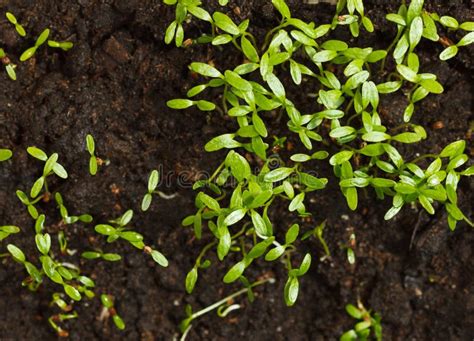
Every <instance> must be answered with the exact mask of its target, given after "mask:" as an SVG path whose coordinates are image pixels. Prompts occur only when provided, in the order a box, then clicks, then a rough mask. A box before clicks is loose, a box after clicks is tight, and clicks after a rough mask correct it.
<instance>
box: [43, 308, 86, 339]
mask: <svg viewBox="0 0 474 341" xmlns="http://www.w3.org/2000/svg"><path fill="white" fill-rule="evenodd" d="M78 316H79V315H78V314H77V313H76V312H75V311H74V312H73V313H70V314H56V315H53V316H51V317H49V318H48V323H49V325H50V326H51V328H53V330H54V331H55V332H56V333H57V334H58V336H59V337H69V332H68V331H67V330H65V329H63V328H62V327H61V326H59V325H58V324H57V323H58V322H64V321H66V320H71V319H75V318H77V317H78Z"/></svg>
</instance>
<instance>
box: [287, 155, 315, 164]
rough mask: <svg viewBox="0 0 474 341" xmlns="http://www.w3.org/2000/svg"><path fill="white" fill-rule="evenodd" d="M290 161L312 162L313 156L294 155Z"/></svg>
mask: <svg viewBox="0 0 474 341" xmlns="http://www.w3.org/2000/svg"><path fill="white" fill-rule="evenodd" d="M290 159H291V160H292V161H294V162H306V161H309V160H311V156H309V155H307V154H294V155H291V157H290Z"/></svg>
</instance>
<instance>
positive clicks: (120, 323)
mask: <svg viewBox="0 0 474 341" xmlns="http://www.w3.org/2000/svg"><path fill="white" fill-rule="evenodd" d="M112 320H113V321H114V324H115V326H116V327H117V328H118V329H119V330H124V329H125V322H123V320H122V318H121V317H120V316H119V315H113V316H112Z"/></svg>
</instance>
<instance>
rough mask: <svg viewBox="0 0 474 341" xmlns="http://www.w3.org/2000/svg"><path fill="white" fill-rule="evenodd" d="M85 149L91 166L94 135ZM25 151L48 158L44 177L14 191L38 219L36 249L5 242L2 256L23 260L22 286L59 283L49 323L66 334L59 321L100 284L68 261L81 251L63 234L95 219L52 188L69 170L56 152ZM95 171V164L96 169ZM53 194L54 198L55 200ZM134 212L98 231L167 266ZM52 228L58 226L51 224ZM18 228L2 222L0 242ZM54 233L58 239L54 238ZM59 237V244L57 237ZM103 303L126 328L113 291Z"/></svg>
mask: <svg viewBox="0 0 474 341" xmlns="http://www.w3.org/2000/svg"><path fill="white" fill-rule="evenodd" d="M86 146H87V148H86V149H87V150H88V152H89V153H90V155H91V158H90V160H89V171H90V173H91V174H92V173H94V174H95V172H92V171H91V165H93V161H92V160H93V158H94V159H95V154H94V153H95V143H94V140H93V138H92V136H91V135H88V136H87V139H86ZM27 152H28V154H29V155H30V156H32V157H34V158H35V159H38V160H40V161H42V162H44V164H43V166H42V171H41V175H40V177H39V178H38V179H37V180H36V181H34V183H33V185H32V187H31V189H30V190H29V191H27V192H29V195H28V194H26V193H25V192H24V191H22V190H17V192H16V195H17V197H18V199H19V200H20V201H21V203H22V204H23V205H24V206H25V207H26V208H27V210H28V213H29V215H30V216H31V218H32V219H33V222H34V224H33V225H34V241H35V245H36V250H30V249H26V250H22V249H21V248H20V247H19V246H17V245H15V244H13V243H9V244H7V245H6V249H7V250H8V253H7V254H5V255H3V256H11V258H12V259H13V260H15V261H16V262H18V263H19V264H21V266H22V267H23V268H24V269H25V271H26V274H27V276H26V278H25V279H24V280H23V282H22V286H25V287H27V288H28V289H29V290H31V291H37V290H38V289H39V287H40V286H42V285H44V283H45V282H50V283H52V284H53V285H54V286H55V287H56V288H57V287H59V288H61V291H60V292H54V293H53V294H52V301H51V305H52V306H57V307H58V308H59V309H60V312H59V313H57V314H55V315H52V316H51V317H50V318H49V319H48V322H49V324H50V326H51V327H52V328H53V329H54V330H55V331H56V332H57V333H58V335H59V336H64V337H65V336H67V335H68V332H67V331H66V330H65V329H63V327H62V326H61V322H63V321H65V320H68V319H73V318H76V317H77V316H78V315H77V313H76V312H75V311H73V302H76V301H82V300H85V299H86V300H87V299H92V298H94V297H95V296H96V294H97V292H96V288H95V286H96V284H95V282H94V281H93V280H92V278H90V277H88V276H86V275H84V274H83V273H82V271H81V269H80V266H79V265H78V264H74V263H72V262H70V261H69V260H68V258H65V257H70V256H73V255H74V254H75V253H76V251H77V250H69V249H68V237H67V235H66V233H65V231H67V226H68V225H75V226H80V228H84V229H87V228H88V226H90V224H91V223H92V222H93V221H94V218H93V217H92V216H91V215H89V214H78V215H71V214H70V213H69V212H70V210H68V208H67V207H66V203H65V201H64V198H63V196H62V195H61V194H60V193H59V192H57V191H55V192H52V191H51V183H53V184H56V181H54V182H53V181H50V180H52V177H54V176H57V177H58V178H60V179H63V180H67V178H68V173H67V171H66V169H65V168H64V167H63V166H62V165H61V164H60V163H59V162H58V159H59V155H58V154H57V153H52V154H51V155H49V156H48V154H46V153H45V152H44V151H43V150H41V149H40V148H37V147H29V148H28V149H27ZM0 155H1V156H2V161H4V160H7V159H9V158H10V157H11V156H12V153H11V152H10V151H9V150H4V149H2V152H1V154H0ZM94 170H96V168H95V169H94ZM53 197H54V201H53V200H51V199H52V198H53ZM40 203H44V204H48V203H55V204H56V206H57V208H58V213H59V217H58V216H46V215H45V214H44V213H42V212H41V207H40V205H39V204H40ZM132 217H133V211H132V210H127V211H126V212H125V213H124V214H123V215H122V216H121V217H119V218H117V219H114V220H111V221H110V222H109V224H98V225H96V226H95V231H96V232H97V233H98V234H99V235H104V236H106V237H107V242H108V243H112V242H114V241H116V240H118V239H122V240H125V241H127V242H128V243H130V244H131V245H132V246H134V247H136V248H138V249H140V250H142V251H143V252H144V253H145V254H146V255H149V256H150V257H151V258H152V259H153V260H154V261H155V262H156V263H158V264H159V265H161V266H163V267H166V266H168V260H167V259H166V257H165V256H164V255H163V254H162V253H161V252H159V251H157V250H155V249H153V248H152V247H150V246H148V245H145V243H144V242H143V239H144V237H143V235H141V234H140V233H138V232H135V231H133V230H132V228H131V226H130V222H131V219H132ZM53 227H54V228H53ZM58 227H59V228H58ZM20 232H23V233H27V231H26V230H24V229H20V228H19V227H17V226H12V225H6V226H0V242H2V241H3V240H4V239H6V238H8V239H9V241H10V239H13V235H15V234H18V233H20ZM55 237H56V238H55ZM55 239H57V243H56V241H55ZM82 257H83V258H85V259H89V260H92V259H94V260H98V259H100V260H104V261H108V262H116V261H119V260H121V258H122V257H121V256H120V255H119V254H117V253H114V252H103V251H102V250H100V249H97V250H93V251H84V252H82ZM101 302H102V304H103V306H104V309H105V312H103V313H107V314H108V316H111V317H112V320H113V322H114V323H115V325H116V326H117V328H119V329H124V328H125V323H124V322H123V320H122V319H121V317H120V316H119V315H118V314H117V311H116V309H115V308H114V305H113V300H112V298H111V296H109V295H106V294H102V295H101Z"/></svg>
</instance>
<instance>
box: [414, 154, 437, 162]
mask: <svg viewBox="0 0 474 341" xmlns="http://www.w3.org/2000/svg"><path fill="white" fill-rule="evenodd" d="M437 157H438V155H436V154H425V155H421V156H418V157H417V158H414V159H413V160H411V161H410V163H416V162H418V161H421V160H423V159H427V158H432V159H436V158H437Z"/></svg>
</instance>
